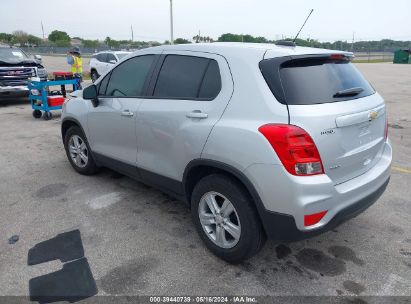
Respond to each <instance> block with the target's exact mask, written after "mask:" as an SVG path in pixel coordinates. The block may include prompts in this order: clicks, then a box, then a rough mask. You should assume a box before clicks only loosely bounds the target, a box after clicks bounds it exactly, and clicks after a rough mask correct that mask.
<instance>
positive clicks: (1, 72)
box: [0, 47, 47, 99]
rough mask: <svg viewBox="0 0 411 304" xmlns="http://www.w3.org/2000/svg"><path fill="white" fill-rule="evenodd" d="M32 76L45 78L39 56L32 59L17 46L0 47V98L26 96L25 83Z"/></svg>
mask: <svg viewBox="0 0 411 304" xmlns="http://www.w3.org/2000/svg"><path fill="white" fill-rule="evenodd" d="M32 77H38V78H40V80H41V81H45V80H47V71H46V69H45V68H44V66H43V65H42V64H41V57H40V56H38V55H36V56H35V57H34V58H33V59H32V58H30V57H29V56H28V55H27V54H26V53H25V52H24V51H23V50H21V49H19V48H15V47H0V99H1V98H14V97H27V96H28V95H29V90H28V88H27V83H28V82H29V79H30V78H32Z"/></svg>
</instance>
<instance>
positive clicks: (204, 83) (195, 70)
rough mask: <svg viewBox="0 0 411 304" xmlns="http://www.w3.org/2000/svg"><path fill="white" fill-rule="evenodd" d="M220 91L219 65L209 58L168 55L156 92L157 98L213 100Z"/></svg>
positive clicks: (159, 76)
mask: <svg viewBox="0 0 411 304" xmlns="http://www.w3.org/2000/svg"><path fill="white" fill-rule="evenodd" d="M220 89H221V77H220V72H219V70H218V63H217V62H216V61H215V60H213V59H209V58H203V57H194V56H183V55H167V57H166V58H165V60H164V62H163V65H162V67H161V70H160V73H159V75H158V79H157V83H156V86H155V89H154V97H157V98H165V99H166V98H170V99H213V98H215V97H216V96H217V95H218V93H219V91H220Z"/></svg>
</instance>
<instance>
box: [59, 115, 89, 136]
mask: <svg viewBox="0 0 411 304" xmlns="http://www.w3.org/2000/svg"><path fill="white" fill-rule="evenodd" d="M71 127H79V128H80V129H81V132H83V134H84V136H87V135H86V132H84V129H83V127H82V126H81V124H80V122H79V121H78V120H77V119H75V118H71V117H70V118H64V119H63V121H62V123H61V137H62V139H63V141H64V137H65V136H66V133H67V131H68V129H70V128H71Z"/></svg>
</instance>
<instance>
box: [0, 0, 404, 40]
mask: <svg viewBox="0 0 411 304" xmlns="http://www.w3.org/2000/svg"><path fill="white" fill-rule="evenodd" d="M173 7H174V10H173V11H174V38H178V37H181V38H186V39H192V37H193V36H195V35H197V34H198V32H199V31H200V32H201V35H202V36H210V37H212V38H214V39H217V38H218V37H219V36H220V35H221V34H223V33H227V32H231V33H236V34H251V35H253V36H264V37H266V38H268V39H281V38H282V37H291V36H295V34H296V33H297V32H298V29H299V27H300V26H301V25H302V23H303V22H304V20H305V18H306V16H307V15H308V13H309V12H310V10H311V9H314V12H313V14H312V16H311V18H310V19H309V20H308V22H307V25H306V27H305V28H304V29H303V31H302V32H301V38H312V39H317V40H320V41H336V40H347V41H351V40H352V37H353V33H355V34H354V37H355V41H359V40H380V39H384V38H389V39H394V40H411V7H410V2H409V0H396V1H393V2H387V1H384V2H382V1H376V0H374V1H373V0H357V1H353V0H344V1H330V0H282V1H278V0H173ZM169 9H170V1H169V0H115V1H114V0H70V1H68V0H66V1H63V0H36V1H33V0H0V32H6V33H11V32H13V31H15V30H23V31H26V32H28V33H30V34H33V35H36V36H39V37H41V36H42V30H41V21H42V22H43V25H44V30H45V34H46V36H47V35H48V34H49V33H50V32H51V31H52V30H55V29H58V30H62V31H66V32H67V33H68V34H69V35H70V36H71V37H75V36H79V37H81V38H84V39H100V40H103V39H104V38H105V37H107V36H110V37H111V38H113V39H131V26H133V30H134V40H145V41H150V40H153V41H154V40H156V41H160V42H163V41H164V40H168V39H170V11H169Z"/></svg>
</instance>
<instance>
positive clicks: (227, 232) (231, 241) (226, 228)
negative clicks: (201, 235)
mask: <svg viewBox="0 0 411 304" xmlns="http://www.w3.org/2000/svg"><path fill="white" fill-rule="evenodd" d="M198 216H199V218H200V223H201V226H202V227H203V230H204V232H205V233H206V235H207V236H208V238H209V239H210V240H211V241H212V242H213V243H214V244H216V245H217V246H219V247H221V248H233V247H234V246H235V245H237V243H238V241H239V240H240V237H241V224H240V218H239V216H238V214H237V211H236V209H235V207H234V205H233V204H232V203H231V202H230V200H228V199H227V198H226V197H225V196H224V195H222V194H221V193H218V192H214V191H211V192H207V193H206V194H204V195H203V197H202V198H201V200H200V204H199V208H198Z"/></svg>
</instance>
